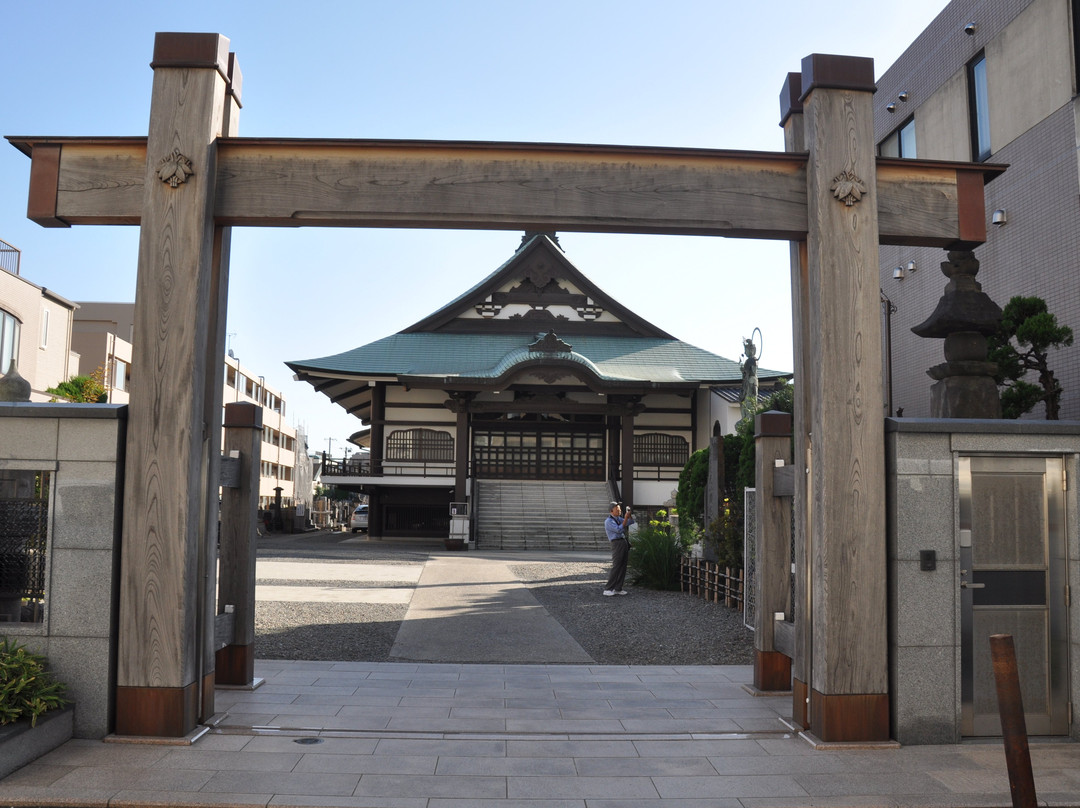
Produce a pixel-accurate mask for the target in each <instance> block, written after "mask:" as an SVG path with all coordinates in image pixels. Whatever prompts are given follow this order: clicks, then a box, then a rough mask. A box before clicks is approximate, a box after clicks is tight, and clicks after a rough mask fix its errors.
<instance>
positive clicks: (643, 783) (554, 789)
mask: <svg viewBox="0 0 1080 808" xmlns="http://www.w3.org/2000/svg"><path fill="white" fill-rule="evenodd" d="M506 796H508V797H510V798H512V799H520V798H523V797H527V798H529V799H566V798H573V799H581V798H583V799H585V800H589V799H592V798H604V799H621V798H627V799H629V798H634V797H658V796H661V795H660V794H659V793H658V792H657V790H656V787H655V786H654V785H653V781H652V780H651V779H650V778H648V777H507V778H506Z"/></svg>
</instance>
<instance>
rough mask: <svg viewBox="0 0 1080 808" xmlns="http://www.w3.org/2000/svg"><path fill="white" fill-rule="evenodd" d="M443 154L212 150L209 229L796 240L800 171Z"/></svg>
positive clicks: (792, 163) (527, 153) (628, 159)
mask: <svg viewBox="0 0 1080 808" xmlns="http://www.w3.org/2000/svg"><path fill="white" fill-rule="evenodd" d="M613 156H614V155H610V154H607V153H603V152H601V153H599V154H589V153H587V152H582V153H569V152H564V151H549V150H545V149H543V148H540V147H529V146H521V147H519V148H517V149H514V150H496V149H494V148H490V149H480V148H475V149H466V148H462V147H457V148H454V147H452V146H444V147H439V146H411V147H409V146H406V145H405V144H401V145H393V146H382V145H365V144H362V143H353V144H348V145H344V144H343V145H341V146H339V145H335V144H326V145H320V144H308V145H307V146H306V147H305V148H304V149H303V150H298V149H295V148H292V147H290V146H275V145H273V144H270V143H267V144H265V145H263V146H262V147H260V146H259V145H258V144H251V143H248V144H245V145H244V147H243V148H242V149H234V148H233V147H232V144H228V143H223V144H222V163H221V176H220V188H221V192H220V195H219V198H218V204H217V210H216V213H217V217H218V219H219V221H222V222H226V223H230V224H252V223H255V222H267V221H269V222H273V223H279V224H291V225H293V226H295V225H298V224H299V225H304V224H314V225H330V226H334V225H352V224H357V223H360V224H367V225H372V226H404V227H415V226H424V227H428V226H435V227H470V226H485V227H496V228H505V229H521V228H523V227H526V226H530V227H543V228H548V229H554V230H561V231H571V230H601V231H615V232H619V231H645V232H657V233H695V234H706V233H717V232H724V233H727V234H730V235H747V236H749V235H758V236H759V237H761V236H764V235H765V234H768V235H770V236H772V237H782V236H783V235H784V234H786V233H790V232H802V231H803V230H804V229H805V184H804V183H803V181H802V176H801V174H802V172H801V170H800V169H801V165H800V164H801V160H798V159H796V158H794V157H792V158H788V159H786V160H783V159H776V158H775V157H772V158H769V157H760V156H755V155H754V154H753V153H748V154H745V155H742V154H740V155H733V154H730V153H716V154H715V155H712V156H706V155H702V154H695V153H690V152H685V153H682V154H675V155H667V154H661V153H654V152H647V153H640V152H635V151H633V150H629V149H628V150H624V151H622V152H621V153H620V154H618V157H617V159H612V158H613Z"/></svg>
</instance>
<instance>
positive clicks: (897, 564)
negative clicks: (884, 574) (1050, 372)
mask: <svg viewBox="0 0 1080 808" xmlns="http://www.w3.org/2000/svg"><path fill="white" fill-rule="evenodd" d="M965 455H1059V456H1063V457H1064V458H1065V468H1066V474H1067V475H1068V486H1067V489H1066V491H1065V509H1066V535H1065V542H1066V547H1065V553H1066V565H1067V568H1068V569H1067V570H1066V581H1067V582H1075V581H1076V580H1077V576H1078V574H1080V541H1078V535H1080V533H1078V516H1080V511H1078V490H1080V485H1078V484H1077V482H1075V481H1076V480H1078V479H1080V478H1078V477H1077V472H1078V464H1077V458H1078V456H1080V423H1076V422H1064V421H979V420H963V419H953V420H922V419H913V418H900V419H888V420H886V466H887V525H888V537H889V569H888V582H889V584H888V585H889V621H890V624H889V680H890V681H889V689H890V692H891V694H892V698H891V703H892V712H893V715H892V727H893V735H894V737H895V738H896V740H898V741H900V742H901V743H904V744H942V743H955V742H958V741H959V740H960V737H961V697H960V694H961V670H960V666H961V631H960V619H961V603H960V587H959V582H960V567H959V559H960V552H959V546H960V545H959V485H958V473H957V472H958V465H959V462H958V461H959V458H960V457H962V456H965ZM925 550H932V551H933V552H934V553H935V555H936V568H935V569H933V570H922V569H921V568H920V551H925ZM1054 596H1056V595H1054ZM1062 596H1064V593H1062ZM1078 601H1080V599H1076V598H1074V599H1073V600H1072V605H1071V606H1070V607H1069V610H1068V624H1069V628H1070V631H1069V635H1070V640H1069V646H1068V648H1069V667H1068V669H1069V671H1070V678H1071V682H1070V688H1071V692H1072V693H1074V694H1075V693H1077V692H1080V602H1078ZM1071 731H1072V734H1073V737H1074V739H1080V732H1078V730H1077V726H1076V724H1073V725H1072V730H1071Z"/></svg>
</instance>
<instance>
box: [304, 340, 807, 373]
mask: <svg viewBox="0 0 1080 808" xmlns="http://www.w3.org/2000/svg"><path fill="white" fill-rule="evenodd" d="M542 336H543V334H537V335H536V336H535V337H529V336H528V335H522V334H487V335H477V334H445V333H414V334H393V335H392V336H389V337H385V338H384V339H381V340H378V341H376V342H372V343H369V344H368V345H363V346H361V347H359V348H354V349H352V350H351V351H345V352H344V353H340V354H336V355H334V356H326V357H323V358H321V359H308V360H303V361H295V362H289V363H287V364H288V365H289V367H290V368H292V369H293V370H294V371H297V372H305V373H310V374H314V375H322V374H330V375H356V376H383V375H387V376H406V375H407V376H456V377H458V378H475V379H490V378H495V377H497V376H498V375H500V374H501V373H502V372H503V371H504V370H506V369H507V368H508V367H510V366H511V365H513V364H517V363H520V362H521V361H523V359H524V360H525V361H527V358H526V357H525V356H523V355H522V353H523V352H524V353H525V354H527V350H528V345H529V343H531V342H533V341H534V340H535V339H538V338H540V337H542ZM566 341H567V342H568V343H570V345H571V347H572V349H573V352H572V354H566V353H560V354H539V353H537V354H533V355H532V356H534V357H536V358H537V359H539V358H541V357H547V358H552V357H557V358H560V359H569V360H570V361H575V362H579V363H581V364H583V365H586V366H588V365H591V366H592V367H593V368H594V369H595V370H596V372H597V373H598V374H599V375H601V376H602V377H605V378H608V379H612V380H620V381H624V380H625V381H653V382H661V383H663V382H697V383H710V384H718V383H730V382H738V381H741V379H742V372H741V370H740V369H739V363H738V362H733V361H732V360H730V359H725V358H724V357H722V356H717V355H716V354H712V353H709V352H708V351H705V350H702V349H701V348H697V347H695V346H693V345H689V344H687V343H685V342H682V341H680V340H671V339H656V338H645V337H630V338H628V337H603V336H596V337H592V336H580V335H574V336H572V337H568V338H567V339H566ZM781 375H787V374H783V373H781V372H780V371H771V370H765V369H759V370H758V376H759V378H764V379H767V378H770V377H776V376H781Z"/></svg>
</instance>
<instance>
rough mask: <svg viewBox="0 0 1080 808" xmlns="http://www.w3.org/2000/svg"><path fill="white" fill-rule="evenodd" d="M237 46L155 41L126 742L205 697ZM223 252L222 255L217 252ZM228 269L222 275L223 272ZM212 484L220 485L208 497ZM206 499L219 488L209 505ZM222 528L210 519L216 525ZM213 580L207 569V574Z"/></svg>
mask: <svg viewBox="0 0 1080 808" xmlns="http://www.w3.org/2000/svg"><path fill="white" fill-rule="evenodd" d="M228 54H229V41H228V39H226V38H225V37H223V36H220V35H218V34H158V35H157V38H156V40H155V43H154V61H153V62H152V67H153V68H154V87H153V99H152V102H151V114H150V132H149V136H148V138H147V158H146V179H145V186H144V193H145V196H144V203H143V210H142V216H141V223H142V227H141V230H140V234H139V271H138V278H137V282H136V290H135V329H134V339H133V342H134V345H135V346H136V347H135V355H134V368H133V371H132V384H131V399H130V417H129V421H128V442H127V459H126V469H125V476H126V479H125V491H126V496H125V501H124V528H123V547H122V551H121V585H120V617H119V638H118V653H117V693H116V732H117V734H118V735H147V736H183V735H186V734H187V733H189V732H190V731H192V730H193V729H194V728H195V726H196V724H197V721H198V717H199V715H200V713H201V712H202V708H201V706H200V701H201V697H202V695H203V694H204V693H205V692H206V691H207V689H208V688H207V686H204V681H203V680H205V679H206V678H207V677H212V676H213V671H212V670H211V671H206V670H203V665H204V659H205V656H204V653H203V649H204V646H205V645H206V644H207V643H209V642H212V639H213V636H212V634H211V635H210V636H206V632H205V626H206V623H205V621H204V615H203V614H202V613H201V612H204V611H206V610H208V609H209V608H210V607H211V604H212V603H213V601H212V600H209V601H208V599H207V597H206V591H207V590H206V589H205V588H204V586H203V581H202V580H201V579H200V571H201V570H200V560H201V561H202V562H203V563H204V564H205V563H206V562H207V555H206V544H205V543H206V542H208V541H209V540H210V537H209V536H207V535H206V533H207V530H206V527H207V525H208V523H209V521H210V517H209V508H211V507H213V509H214V512H215V513H216V510H217V495H216V488H217V479H216V478H213V479H212V480H211V478H210V467H211V461H210V459H209V458H210V454H211V452H212V453H214V454H215V455H217V454H219V453H220V451H221V448H220V443H214V441H215V440H220V437H219V436H220V433H219V432H218V430H217V428H216V427H215V426H214V424H215V423H218V422H220V410H219V409H218V407H220V397H219V398H218V400H217V401H218V404H217V406H216V407H213V410H214V417H213V418H209V417H208V409H210V408H211V405H210V404H209V399H210V398H211V397H212V396H213V390H214V387H215V384H214V382H213V381H212V379H213V378H214V377H215V376H218V375H220V367H221V355H220V354H218V355H217V356H216V357H215V358H214V364H213V365H211V366H210V367H208V366H207V363H208V362H209V361H210V356H211V354H212V353H213V351H214V348H213V347H212V343H214V342H216V341H217V338H218V336H219V335H220V332H222V331H223V330H224V328H223V324H222V323H221V322H218V320H219V319H220V318H223V317H224V316H225V310H224V306H223V305H222V304H223V301H224V292H223V291H221V290H219V289H215V288H214V282H215V274H216V273H215V261H214V254H215V229H214V220H213V210H214V200H215V178H216V149H217V146H216V142H215V141H216V138H217V137H219V136H220V135H221V134H222V126H223V117H224V110H225V93H226V87H227V76H228ZM218 247H219V254H220V250H222V249H224V244H223V243H221V242H219V245H218ZM219 266H220V265H219ZM211 482H212V486H211ZM211 487H212V488H213V489H214V492H213V496H211V495H210V493H211ZM214 521H215V523H216V516H215V519H214ZM202 571H203V572H204V571H205V567H204V569H203V570H202Z"/></svg>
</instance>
